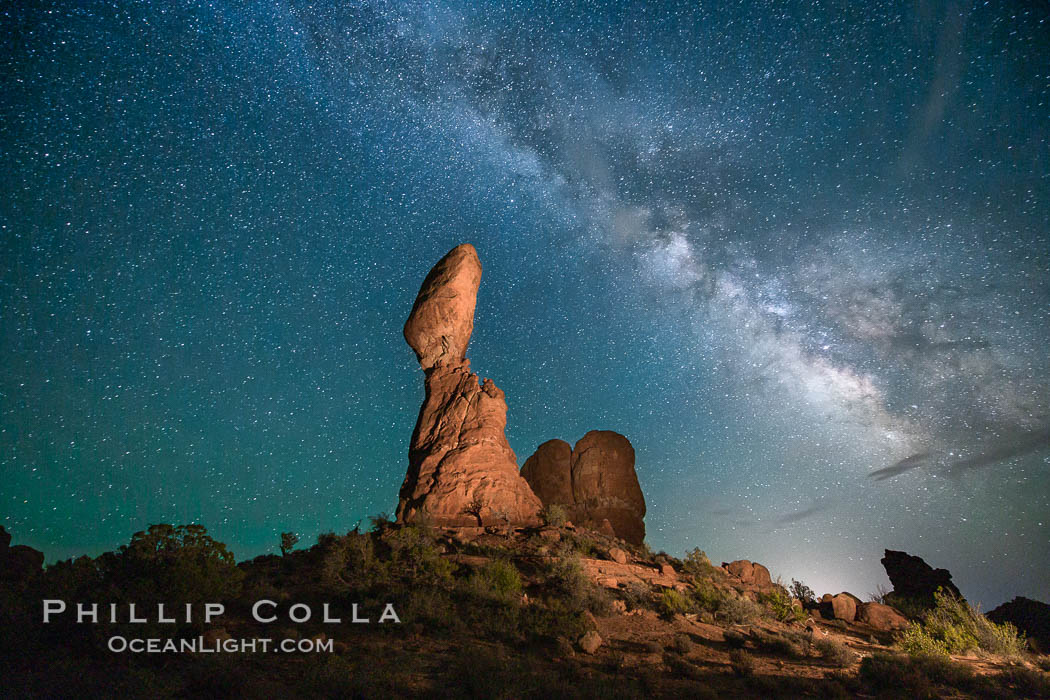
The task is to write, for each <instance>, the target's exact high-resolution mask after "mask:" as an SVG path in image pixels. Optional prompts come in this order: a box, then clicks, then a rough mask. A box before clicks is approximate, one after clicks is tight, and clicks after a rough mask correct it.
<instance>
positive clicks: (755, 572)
mask: <svg viewBox="0 0 1050 700" xmlns="http://www.w3.org/2000/svg"><path fill="white" fill-rule="evenodd" d="M722 568H723V569H725V570H726V573H728V574H729V575H730V576H733V577H734V578H738V579H740V582H741V583H750V584H753V585H755V586H759V587H761V588H768V587H771V586H772V585H773V579H772V577H771V576H770V575H769V569H767V568H766V567H764V566H762V565H761V564H758V563H756V562H751V561H748V560H747V559H737V560H736V561H733V562H729V563H728V564H727V563H725V562H722Z"/></svg>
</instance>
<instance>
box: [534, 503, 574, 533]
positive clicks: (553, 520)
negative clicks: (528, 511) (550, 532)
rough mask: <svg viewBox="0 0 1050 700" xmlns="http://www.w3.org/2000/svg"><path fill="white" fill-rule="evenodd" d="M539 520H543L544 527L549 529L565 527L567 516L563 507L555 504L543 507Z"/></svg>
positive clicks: (567, 520)
mask: <svg viewBox="0 0 1050 700" xmlns="http://www.w3.org/2000/svg"><path fill="white" fill-rule="evenodd" d="M540 518H541V519H542V520H543V524H544V525H549V526H551V527H565V523H567V522H569V514H568V512H567V511H566V510H565V506H561V505H558V504H557V503H549V504H547V505H545V506H544V507H543V510H541V511H540Z"/></svg>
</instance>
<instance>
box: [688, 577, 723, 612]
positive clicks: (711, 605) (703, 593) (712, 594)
mask: <svg viewBox="0 0 1050 700" xmlns="http://www.w3.org/2000/svg"><path fill="white" fill-rule="evenodd" d="M690 595H691V596H692V598H693V603H694V604H695V605H696V607H697V609H699V610H706V611H707V612H710V613H714V612H717V611H718V609H719V607H720V606H721V605H722V601H724V600H725V599H726V594H725V593H724V592H723V591H721V590H720V589H718V588H716V587H715V586H714V585H712V584H711V583H710V582H709V581H703V580H702V581H699V582H697V583H696V584H694V586H693V590H692V591H691V592H690Z"/></svg>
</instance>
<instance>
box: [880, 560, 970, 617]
mask: <svg viewBox="0 0 1050 700" xmlns="http://www.w3.org/2000/svg"><path fill="white" fill-rule="evenodd" d="M882 566H883V567H885V569H886V575H887V576H889V578H890V583H891V584H893V595H895V596H902V597H905V598H910V599H914V600H917V601H923V602H927V603H929V604H931V605H932V603H933V594H934V592H936V590H937V589H938V588H942V589H943V590H944V591H945V592H946V593H950V594H952V595H954V596H956V597H958V598H961V597H962V594H961V593H960V592H959V589H958V588H956V587H955V584H954V583H952V575H951V574H950V573H948V570H947V569H934V568H933V567H931V566H930V565H929V564H927V563H926V562H925V561H923V560H922V557H916V556H913V555H911V554H907V553H906V552H898V551H894V550H892V549H887V550H886V555H885V556H884V557H883V558H882Z"/></svg>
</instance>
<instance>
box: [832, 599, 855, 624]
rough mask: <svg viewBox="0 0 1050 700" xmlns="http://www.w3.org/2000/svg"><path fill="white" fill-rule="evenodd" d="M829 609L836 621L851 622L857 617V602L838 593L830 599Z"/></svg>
mask: <svg viewBox="0 0 1050 700" xmlns="http://www.w3.org/2000/svg"><path fill="white" fill-rule="evenodd" d="M831 609H832V611H833V612H834V613H835V619H836V620H843V621H845V622H853V620H855V619H856V617H857V601H856V600H854V599H853V597H852V596H850V595H848V594H846V593H839V594H838V595H837V596H832V598H831Z"/></svg>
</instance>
